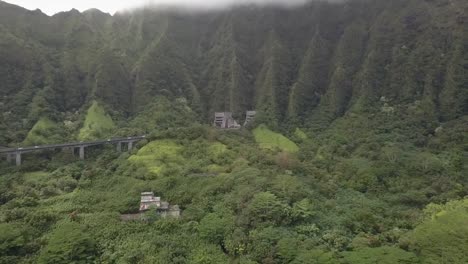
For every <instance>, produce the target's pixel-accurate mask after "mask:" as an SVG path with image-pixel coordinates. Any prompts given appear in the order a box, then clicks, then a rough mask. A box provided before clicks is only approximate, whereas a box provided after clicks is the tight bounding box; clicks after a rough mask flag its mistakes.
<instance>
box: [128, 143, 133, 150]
mask: <svg viewBox="0 0 468 264" xmlns="http://www.w3.org/2000/svg"><path fill="white" fill-rule="evenodd" d="M132 149H133V141H130V142H128V151H132Z"/></svg>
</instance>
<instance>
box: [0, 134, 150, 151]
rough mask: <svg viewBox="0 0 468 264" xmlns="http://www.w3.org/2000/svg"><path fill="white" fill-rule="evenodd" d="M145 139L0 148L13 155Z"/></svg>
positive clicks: (141, 137)
mask: <svg viewBox="0 0 468 264" xmlns="http://www.w3.org/2000/svg"><path fill="white" fill-rule="evenodd" d="M145 138H146V136H139V137H124V138H111V139H107V140H98V141H88V142H84V141H81V142H72V143H64V144H53V145H41V146H32V147H19V148H0V154H12V153H18V152H19V153H25V152H31V151H39V150H49V149H58V148H72V147H75V148H77V147H89V146H96V145H104V144H112V143H119V142H130V141H138V140H142V139H145Z"/></svg>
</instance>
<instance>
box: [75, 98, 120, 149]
mask: <svg viewBox="0 0 468 264" xmlns="http://www.w3.org/2000/svg"><path fill="white" fill-rule="evenodd" d="M114 128H115V124H114V122H113V121H112V118H111V117H110V116H109V115H108V114H107V113H106V111H105V110H104V108H103V107H102V106H100V105H99V103H98V102H96V101H93V103H92V105H91V107H90V108H89V109H88V111H87V112H86V117H85V120H84V124H83V127H82V128H81V129H80V133H79V135H78V138H79V139H80V140H92V139H102V138H104V137H105V136H108V135H110V134H111V133H112V132H113V131H112V130H113V129H114Z"/></svg>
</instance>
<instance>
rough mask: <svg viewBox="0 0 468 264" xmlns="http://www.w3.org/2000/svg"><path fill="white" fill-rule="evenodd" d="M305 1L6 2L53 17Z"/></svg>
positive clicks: (37, 0)
mask: <svg viewBox="0 0 468 264" xmlns="http://www.w3.org/2000/svg"><path fill="white" fill-rule="evenodd" d="M305 1H307V0H124V1H118V0H6V2H9V3H12V4H16V5H19V6H22V7H25V8H27V9H31V10H34V9H37V8H39V9H41V10H42V12H44V13H46V14H49V15H53V14H55V13H57V12H60V11H68V10H70V9H72V8H75V9H78V10H80V11H84V10H86V9H90V8H97V9H100V10H101V11H104V12H108V13H111V14H114V13H115V12H116V11H120V10H126V9H129V8H135V7H139V6H143V5H147V4H156V5H157V4H159V5H182V6H186V7H197V8H218V7H223V6H228V5H232V4H240V3H257V4H265V3H274V4H284V5H291V4H298V3H299V4H300V3H304V2H305Z"/></svg>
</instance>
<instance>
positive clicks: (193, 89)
mask: <svg viewBox="0 0 468 264" xmlns="http://www.w3.org/2000/svg"><path fill="white" fill-rule="evenodd" d="M467 8H468V4H467V3H466V1H463V0H431V1H429V0H426V1H420V0H410V1H406V0H395V1H383V0H355V1H347V2H344V3H329V2H326V1H319V2H311V3H309V4H306V5H305V6H303V7H297V8H281V7H268V6H267V7H258V6H241V7H236V8H232V9H227V10H223V11H197V12H188V11H177V10H164V9H162V10H158V9H151V8H146V9H139V10H135V11H133V12H124V13H117V14H116V15H114V16H110V15H109V14H105V13H102V12H100V11H99V10H88V11H86V12H83V13H80V12H78V11H76V10H71V11H69V12H62V13H58V14H56V15H54V16H51V17H49V16H47V15H45V14H43V13H41V12H40V10H35V11H28V10H25V9H23V8H20V7H17V6H14V5H10V4H8V3H6V2H0V46H1V48H0V63H1V65H2V67H1V69H0V82H1V83H2V89H1V90H0V98H3V99H2V105H1V107H2V110H3V112H4V113H5V114H4V116H3V122H5V123H7V124H8V126H9V128H10V129H12V130H13V131H16V133H15V135H10V136H8V137H7V138H6V139H4V140H3V141H5V140H6V141H7V142H13V141H16V142H18V141H21V140H22V139H23V138H24V136H25V134H26V133H27V132H28V130H29V129H30V128H32V127H33V126H34V124H35V123H36V122H37V121H38V120H39V119H40V118H41V117H42V116H43V115H47V116H48V117H51V116H52V119H55V121H60V122H62V121H66V120H64V117H63V116H61V114H60V113H67V112H68V113H74V112H76V111H79V112H80V113H85V112H86V109H87V108H88V107H89V105H90V103H91V102H92V101H93V100H98V101H100V102H101V103H103V104H104V105H105V106H106V107H107V108H108V109H109V110H112V111H110V112H111V113H110V114H111V115H112V116H113V117H115V118H129V117H132V116H134V115H135V114H137V113H139V112H140V111H141V110H143V109H145V107H146V106H147V105H148V104H150V103H151V102H152V101H153V98H155V97H158V96H166V97H168V98H173V99H175V98H185V99H186V100H187V101H188V104H189V106H190V107H191V108H192V109H193V110H195V111H196V112H197V113H198V117H199V119H200V120H201V121H203V122H207V121H209V120H210V118H211V116H212V113H213V112H214V111H232V112H234V113H235V116H236V117H241V116H242V114H243V113H244V111H246V110H251V109H256V110H257V111H259V118H260V120H262V122H265V123H268V124H269V125H270V126H272V127H276V126H277V125H278V124H289V123H291V122H293V123H294V122H295V123H297V124H301V125H303V126H309V127H313V126H320V127H323V126H324V125H327V124H329V123H330V122H331V121H333V120H335V119H336V118H337V117H340V116H343V115H344V114H345V113H347V112H349V111H350V110H351V109H353V108H356V107H359V105H366V107H368V108H370V109H375V107H377V108H378V107H380V103H381V101H380V99H382V100H385V101H388V102H389V103H390V104H391V105H394V106H396V105H405V104H406V105H408V104H412V103H420V104H422V105H423V106H424V109H425V110H424V111H426V112H428V113H429V112H430V113H431V115H432V116H433V121H435V122H447V121H451V120H455V119H457V118H460V117H462V116H464V115H466V113H467V110H468V103H467V102H468V92H467V89H466V87H467V85H468V84H467V77H466V76H468V74H467V67H466V64H467V60H468V47H467V45H466V43H467V42H468V40H467V39H468V32H467V28H468V27H467V26H466V25H467V23H468V20H467V19H468V18H467V16H466V14H467V13H468V12H467ZM38 102H42V103H41V105H38ZM372 107H374V108H372ZM38 108H39V109H38ZM19 131H20V133H18V132H19Z"/></svg>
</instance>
